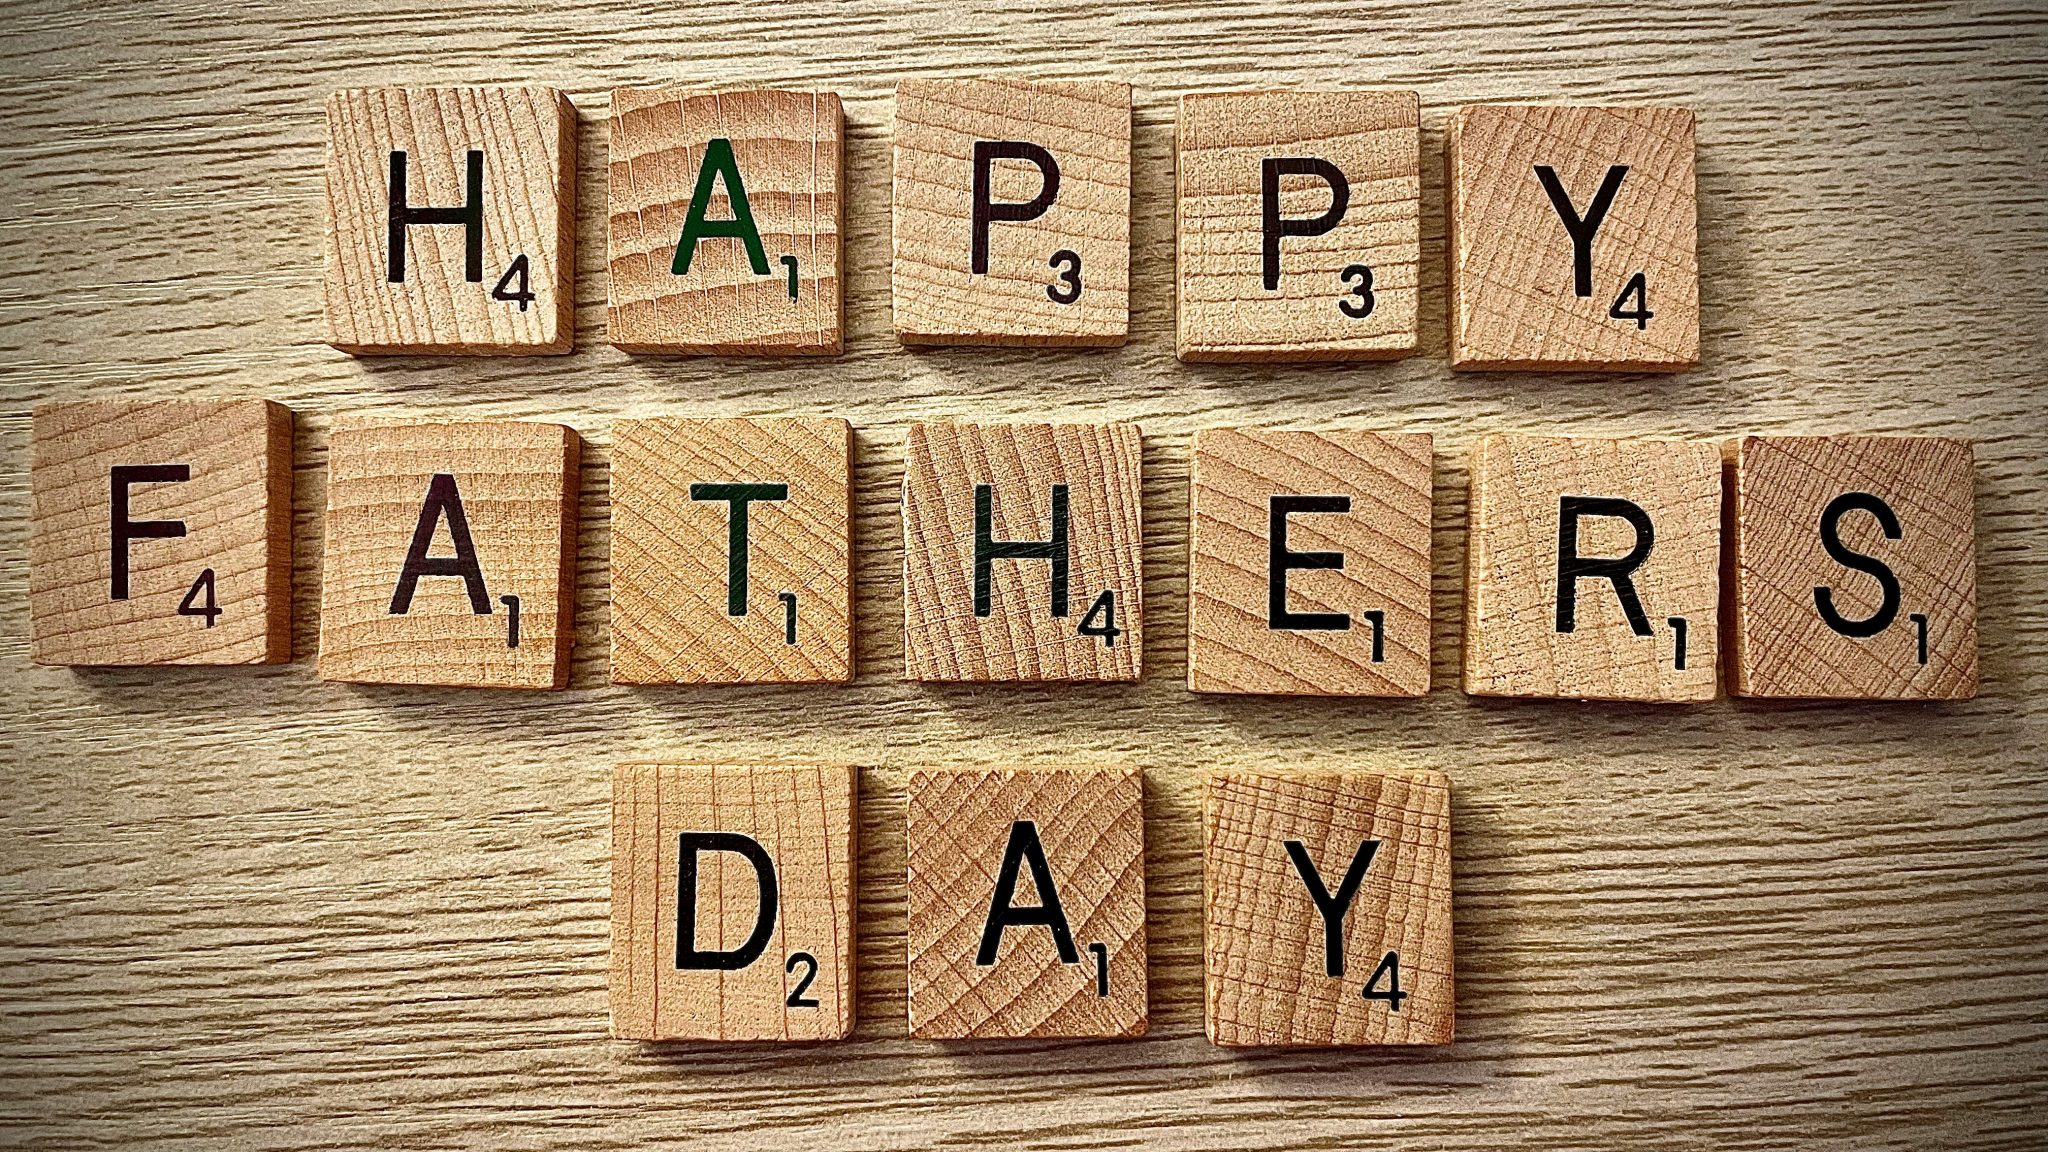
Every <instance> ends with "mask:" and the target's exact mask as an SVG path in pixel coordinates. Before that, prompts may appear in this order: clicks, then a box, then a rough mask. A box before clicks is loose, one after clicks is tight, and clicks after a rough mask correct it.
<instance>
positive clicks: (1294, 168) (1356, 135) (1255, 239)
mask: <svg viewBox="0 0 2048 1152" xmlns="http://www.w3.org/2000/svg"><path fill="white" fill-rule="evenodd" d="M1175 147H1176V163H1175V171H1176V173H1177V193H1178V194H1177V197H1176V201H1175V223H1176V236H1177V254H1178V260H1177V263H1178V269H1179V281H1180V290H1179V293H1178V295H1177V296H1176V298H1175V304H1176V309H1175V311H1176V318H1177V320H1178V350H1179V353H1180V358H1181V359H1182V360H1189V361H1224V362H1232V361H1284V360H1384V359H1391V358H1394V357H1399V356H1412V355H1414V354H1415V348H1416V344H1417V341H1418V339H1419V336H1420V327H1421V326H1420V324H1419V322H1418V321H1417V318H1416V301H1417V296H1418V291H1417V283H1418V281H1419V279H1420V266H1421V247H1422V179H1421V175H1420V167H1421V155H1422V153H1421V131H1420V107H1419V102H1418V100H1417V98H1416V95H1415V93H1413V92H1230V93H1220V94H1210V95H1195V96H1183V97H1181V100H1180V124H1179V133H1178V137H1177V140H1176V145H1175Z"/></svg>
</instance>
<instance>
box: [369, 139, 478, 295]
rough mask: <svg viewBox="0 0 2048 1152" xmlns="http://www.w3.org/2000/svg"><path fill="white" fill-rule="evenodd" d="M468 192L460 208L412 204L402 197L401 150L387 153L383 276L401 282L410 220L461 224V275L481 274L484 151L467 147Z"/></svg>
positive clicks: (470, 277)
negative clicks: (387, 245)
mask: <svg viewBox="0 0 2048 1152" xmlns="http://www.w3.org/2000/svg"><path fill="white" fill-rule="evenodd" d="M468 175H469V180H468V185H469V189H468V196H467V197H466V198H465V199H464V201H463V205H462V207H460V208H414V207H413V206H412V205H411V204H410V203H409V202H408V201H407V199H406V191H405V153H403V152H393V153H392V154H391V255H390V260H389V264H388V270H387V271H386V272H385V273H384V278H385V279H386V280H389V281H390V282H391V283H393V284H403V283H405V230H406V229H407V228H409V227H411V226H412V225H414V224H460V225H462V278H463V279H464V280H468V281H470V282H471V283H476V282H477V281H480V280H482V279H483V278H484V154H483V153H482V152H479V151H477V150H476V149H474V148H472V149H470V150H469V173H468Z"/></svg>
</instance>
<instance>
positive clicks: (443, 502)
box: [320, 421, 582, 688]
mask: <svg viewBox="0 0 2048 1152" xmlns="http://www.w3.org/2000/svg"><path fill="white" fill-rule="evenodd" d="M581 453H582V442H581V441H580V440H579V439H578V438H577V436H576V433H575V432H574V431H572V430H570V429H568V428H566V427H563V426H562V425H560V424H528V423H522V422H516V421H514V422H504V423H465V424H402V425H392V426H387V427H361V428H342V429H338V430H337V431H336V432H335V433H334V436H333V438H332V439H331V440H330V442H329V445H328V451H327V470H328V479H327V556H326V561H325V565H324V568H323V573H324V575H323V578H322V582H321V590H320V676H321V678H322V679H325V680H344V681H354V682H357V683H367V684H441V685H451V686H457V687H468V686H474V687H482V688H561V687H565V686H567V684H568V682H569V647H570V645H571V644H572V643H574V631H573V629H572V627H571V614H572V611H573V609H574V607H575V600H576V598H575V574H576V482H577V463H578V459H579V457H580V456H581Z"/></svg>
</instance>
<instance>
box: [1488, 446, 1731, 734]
mask: <svg viewBox="0 0 2048 1152" xmlns="http://www.w3.org/2000/svg"><path fill="white" fill-rule="evenodd" d="M1471 475H1472V489H1471V504H1470V511H1469V522H1470V524H1471V544H1470V548H1469V549H1468V551H1467V568H1466V582H1465V691H1467V692H1469V693H1471V694H1473V695H1475V696H1554V697H1570V698H1575V699H1589V700H1647V701H1663V702H1681V701H1696V700H1711V699H1713V698H1714V696H1715V695H1716V693H1717V691H1718V681H1717V676H1716V671H1715V651H1716V648H1715V632H1716V625H1717V620H1718V610H1717V602H1716V601H1717V596H1718V590H1719V587H1720V547H1721V467H1720V457H1719V453H1718V452H1717V450H1716V449H1715V447H1714V446H1713V445H1712V444H1706V443H1699V442H1690V441H1679V440H1601V439H1593V438H1580V437H1570V438H1567V437H1558V436H1488V437H1486V438H1485V439H1483V440H1481V441H1479V443H1478V444H1477V445H1476V446H1474V448H1473V449H1472V469H1471ZM1567 509H1569V510H1570V514H1569V515H1568V514H1567ZM1636 520H1640V521H1641V523H1640V524H1638V523H1636V522H1635V521H1636ZM1567 524H1569V525H1570V532H1571V537H1572V538H1571V541H1570V544H1569V546H1567V541H1566V539H1565V534H1566V531H1567V528H1566V525H1567ZM1567 569H1569V570H1570V571H1571V573H1573V575H1572V576H1571V578H1567V577H1566V575H1565V573H1566V571H1567ZM1681 647H1682V651H1681Z"/></svg>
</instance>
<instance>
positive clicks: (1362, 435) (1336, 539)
mask: <svg viewBox="0 0 2048 1152" xmlns="http://www.w3.org/2000/svg"><path fill="white" fill-rule="evenodd" d="M1430 464H1431V461H1430V438H1429V436H1428V435H1427V434H1426V433H1378V432H1354V431H1337V432H1258V431H1249V430H1240V429H1235V428H1209V429H1204V430H1203V431H1201V432H1198V433H1196V434H1195V468H1194V472H1195V475H1194V497H1193V510H1192V514H1191V517H1190V518H1191V521H1192V524H1193V529H1192V538H1191V542H1190V544H1189V548H1188V551H1189V553H1190V574H1189V596H1188V688H1189V689H1191V690H1192V691H1196V692H1263V693H1274V694H1280V695H1290V696H1420V695H1422V694H1423V693H1425V692H1427V691H1429V580H1430V560H1429V530H1430Z"/></svg>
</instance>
